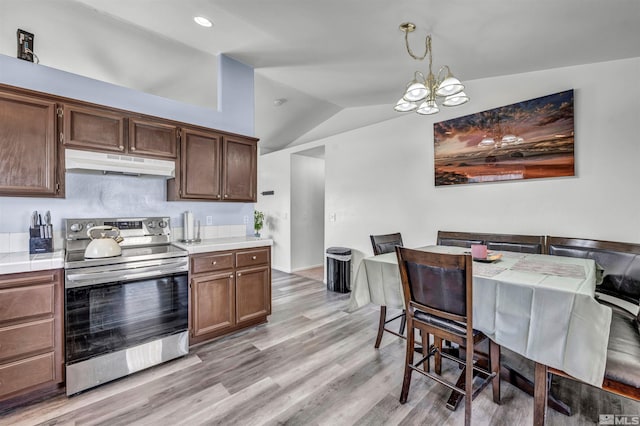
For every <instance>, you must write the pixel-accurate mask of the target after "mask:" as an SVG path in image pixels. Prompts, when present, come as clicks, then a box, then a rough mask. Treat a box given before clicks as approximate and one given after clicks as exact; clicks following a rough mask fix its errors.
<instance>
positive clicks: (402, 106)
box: [393, 98, 418, 112]
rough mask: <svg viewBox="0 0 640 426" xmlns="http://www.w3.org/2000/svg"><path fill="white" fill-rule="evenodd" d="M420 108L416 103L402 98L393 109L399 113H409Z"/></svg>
mask: <svg viewBox="0 0 640 426" xmlns="http://www.w3.org/2000/svg"><path fill="white" fill-rule="evenodd" d="M416 108H418V104H416V103H415V102H409V101H407V100H405V99H404V98H400V100H399V101H398V102H396V106H395V107H393V109H394V110H396V111H397V112H409V111H413V110H415V109H416Z"/></svg>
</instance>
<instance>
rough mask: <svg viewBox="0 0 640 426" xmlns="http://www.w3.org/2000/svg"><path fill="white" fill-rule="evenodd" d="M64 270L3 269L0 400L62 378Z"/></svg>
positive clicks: (56, 383)
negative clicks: (9, 272) (15, 272)
mask: <svg viewBox="0 0 640 426" xmlns="http://www.w3.org/2000/svg"><path fill="white" fill-rule="evenodd" d="M62 276H63V273H62V270H61V269H56V270H48V271H38V272H27V273H21V274H7V275H0V400H5V399H9V398H13V397H17V396H21V395H23V394H26V393H29V392H32V391H37V390H41V389H44V388H47V387H55V386H57V385H58V384H60V383H62V382H63V380H64V376H63V371H64V370H63V367H64V357H63V324H62V321H63V307H62V303H63V302H62V292H63V283H62Z"/></svg>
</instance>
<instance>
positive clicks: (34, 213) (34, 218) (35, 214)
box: [31, 210, 38, 229]
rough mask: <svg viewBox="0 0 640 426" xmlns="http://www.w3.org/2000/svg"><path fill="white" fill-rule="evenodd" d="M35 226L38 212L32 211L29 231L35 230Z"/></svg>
mask: <svg viewBox="0 0 640 426" xmlns="http://www.w3.org/2000/svg"><path fill="white" fill-rule="evenodd" d="M37 225H38V211H37V210H34V211H33V213H31V229H36V226H37Z"/></svg>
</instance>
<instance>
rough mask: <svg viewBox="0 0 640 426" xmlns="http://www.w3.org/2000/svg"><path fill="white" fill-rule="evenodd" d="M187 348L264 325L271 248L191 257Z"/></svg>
mask: <svg viewBox="0 0 640 426" xmlns="http://www.w3.org/2000/svg"><path fill="white" fill-rule="evenodd" d="M190 261H191V268H190V276H191V277H190V288H191V306H190V309H191V323H190V329H191V332H190V344H192V345H193V344H196V343H200V342H203V341H206V340H209V339H212V338H215V337H219V336H222V335H225V334H228V333H231V332H234V331H236V330H240V329H242V328H246V327H250V326H253V325H256V324H260V323H263V322H266V321H267V316H268V315H271V247H258V248H252V249H242V250H231V251H223V252H210V253H202V254H195V255H192V256H191V259H190Z"/></svg>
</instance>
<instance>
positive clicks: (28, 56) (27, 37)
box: [18, 28, 35, 62]
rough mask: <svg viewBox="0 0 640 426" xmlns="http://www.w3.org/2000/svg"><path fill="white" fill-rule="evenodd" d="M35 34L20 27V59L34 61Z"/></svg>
mask: <svg viewBox="0 0 640 426" xmlns="http://www.w3.org/2000/svg"><path fill="white" fill-rule="evenodd" d="M34 37H35V36H34V35H33V34H31V33H28V32H26V31H24V30H21V29H19V28H18V59H24V60H25V61H29V62H33V52H34V49H33V39H34Z"/></svg>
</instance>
